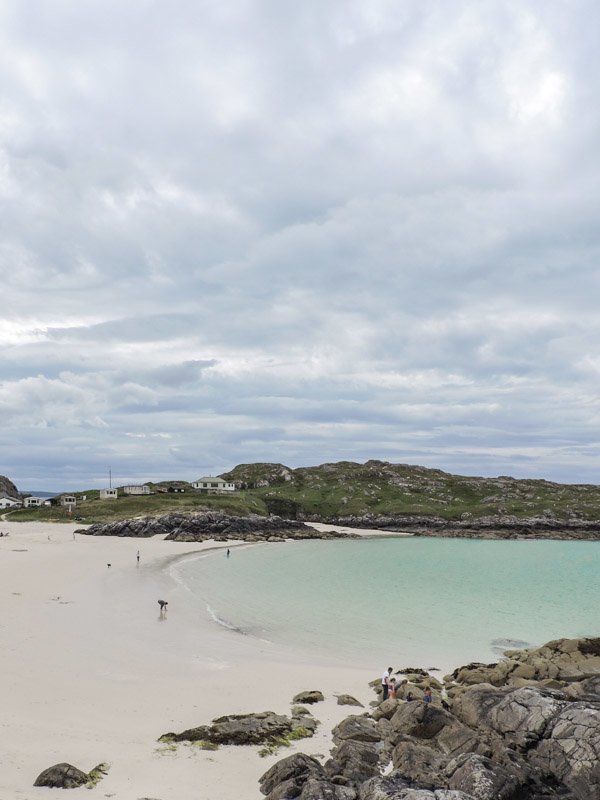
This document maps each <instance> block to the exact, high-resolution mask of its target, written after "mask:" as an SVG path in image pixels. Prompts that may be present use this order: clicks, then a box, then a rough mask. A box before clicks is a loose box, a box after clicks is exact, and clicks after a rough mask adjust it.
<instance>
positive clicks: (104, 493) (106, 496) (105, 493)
mask: <svg viewBox="0 0 600 800" xmlns="http://www.w3.org/2000/svg"><path fill="white" fill-rule="evenodd" d="M117 496H118V494H117V490H116V489H100V500H116V499H117Z"/></svg>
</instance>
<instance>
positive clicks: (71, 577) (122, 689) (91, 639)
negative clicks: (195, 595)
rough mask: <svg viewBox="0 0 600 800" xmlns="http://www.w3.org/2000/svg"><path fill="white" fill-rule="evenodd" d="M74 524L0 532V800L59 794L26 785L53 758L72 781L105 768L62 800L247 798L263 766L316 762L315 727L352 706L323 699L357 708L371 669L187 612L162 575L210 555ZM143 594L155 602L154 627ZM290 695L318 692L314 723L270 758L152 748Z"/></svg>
mask: <svg viewBox="0 0 600 800" xmlns="http://www.w3.org/2000/svg"><path fill="white" fill-rule="evenodd" d="M75 528H76V526H75V525H57V524H55V525H53V524H44V523H30V524H27V523H10V522H0V530H2V531H8V532H9V534H10V535H9V536H8V537H2V538H0V592H1V594H2V605H3V613H2V616H1V621H0V653H1V659H2V668H1V673H0V709H1V713H0V753H1V754H2V755H1V769H0V800H33V799H34V798H47V797H57V796H59V795H60V796H62V794H61V790H57V789H43V788H33V782H34V780H35V778H36V777H37V775H38V774H39V773H40V772H41V771H42V770H43V769H45V768H46V767H49V766H51V765H52V764H55V763H58V762H62V761H67V762H69V763H72V764H74V765H75V766H77V767H79V768H80V769H83V770H85V771H88V770H90V769H91V768H92V767H94V766H95V765H96V764H98V763H99V762H103V761H104V762H108V763H109V764H110V770H109V773H108V775H107V776H106V777H105V778H104V779H103V780H102V781H101V782H100V783H99V784H98V785H97V786H96V787H95V788H94V789H93V790H91V793H90V790H88V789H85V788H81V789H72V790H69V791H68V792H67V794H68V797H69V798H70V800H81V799H82V798H86V800H90V797H94V796H96V797H112V798H115V799H116V800H139V799H140V798H153V799H154V798H156V799H157V800H239V798H240V797H245V798H252V797H255V798H259V797H260V793H259V790H258V784H257V779H258V778H259V776H260V775H261V774H262V773H263V772H264V771H265V770H266V769H268V767H269V766H271V764H273V763H274V762H275V761H277V760H278V759H279V758H281V757H283V756H285V755H288V754H289V753H291V752H294V751H296V750H301V751H302V752H306V753H309V754H322V755H324V756H327V755H328V753H329V749H330V746H331V745H330V731H331V728H332V727H333V725H335V724H336V723H337V722H338V721H339V720H340V719H343V718H344V717H345V716H347V715H348V714H349V713H353V711H354V710H353V709H351V708H349V707H347V706H338V705H337V703H336V699H335V696H334V695H335V693H349V694H352V695H354V696H355V697H357V698H358V699H359V700H361V701H362V702H363V703H364V704H365V706H367V705H368V703H369V701H370V700H372V699H373V695H372V694H371V693H370V690H369V689H368V687H367V683H368V681H369V680H371V679H372V678H373V677H374V676H375V675H377V674H379V673H380V672H381V671H382V669H383V667H384V666H385V665H383V666H382V665H379V664H374V665H373V670H372V672H369V673H367V672H365V671H364V670H353V669H351V668H344V669H343V670H340V668H339V666H333V665H332V664H328V663H325V662H324V663H315V661H314V659H313V658H308V657H307V658H305V659H304V660H302V661H299V659H298V658H294V659H292V657H291V656H290V654H289V653H286V652H285V650H283V649H279V648H277V647H276V646H274V645H271V644H268V643H264V642H257V641H256V640H253V639H251V638H249V637H244V636H241V635H239V634H237V633H235V632H232V631H228V630H226V629H224V628H222V627H220V626H218V625H216V624H215V623H212V622H211V621H210V620H209V619H208V618H203V617H201V616H200V615H198V614H197V612H192V611H191V610H190V604H189V603H187V602H186V590H185V589H184V588H183V587H182V586H179V585H178V584H177V583H175V582H174V581H172V580H171V578H170V577H169V572H168V569H166V567H167V566H168V564H169V561H171V560H172V559H174V558H181V557H183V556H185V554H188V553H196V552H198V551H201V550H206V549H210V548H211V547H213V548H214V546H215V545H214V544H212V545H211V544H210V543H204V544H190V543H180V542H165V541H162V540H161V539H160V538H153V539H144V540H137V539H124V538H123V539H121V538H112V537H91V536H82V535H78V536H76V538H75V539H74V538H73V531H74V529H75ZM226 546H227V545H225V547H226ZM230 546H231V545H230ZM138 549H139V550H140V553H141V559H140V564H139V566H138V565H137V563H136V551H137V550H138ZM214 557H224V554H223V555H221V554H220V553H219V554H215V556H214ZM109 563H110V564H111V566H110V567H107V564H109ZM159 598H161V599H164V600H167V601H168V602H169V610H168V613H167V615H166V619H161V618H160V615H159V608H158V603H157V600H158V599H159ZM304 689H320V690H321V691H323V693H324V694H325V696H326V700H325V702H323V703H319V704H318V705H317V706H314V707H313V710H314V714H315V716H316V717H317V718H318V719H320V720H321V722H322V723H323V724H322V725H321V726H320V728H319V730H318V732H317V734H316V735H315V737H314V738H312V739H305V740H303V741H300V742H299V743H298V744H296V745H294V746H293V747H292V748H290V749H284V750H282V751H280V753H279V754H278V755H275V756H269V757H267V758H260V757H259V756H258V750H259V748H258V747H221V748H220V749H219V750H218V751H215V752H209V751H202V750H199V749H198V748H195V747H192V746H188V745H184V744H182V745H179V746H178V747H177V749H176V750H171V749H169V748H168V747H165V746H163V745H160V744H158V743H157V741H156V740H157V739H158V737H159V736H160V735H161V734H162V733H165V732H167V731H180V730H184V729H185V728H189V727H194V726H197V725H201V724H205V723H208V722H210V720H212V719H213V718H214V717H217V716H221V715H224V714H230V713H247V712H252V711H265V710H272V711H275V712H278V713H285V714H289V711H290V704H291V699H292V697H293V696H294V695H295V694H296V693H297V692H299V691H302V690H304ZM359 711H360V709H359Z"/></svg>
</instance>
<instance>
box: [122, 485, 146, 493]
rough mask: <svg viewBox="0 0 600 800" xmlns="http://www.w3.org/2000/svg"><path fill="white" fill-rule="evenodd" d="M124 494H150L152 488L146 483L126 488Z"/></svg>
mask: <svg viewBox="0 0 600 800" xmlns="http://www.w3.org/2000/svg"><path fill="white" fill-rule="evenodd" d="M123 493H124V494H150V487H149V486H147V485H146V484H145V483H144V484H141V485H139V486H124V487H123Z"/></svg>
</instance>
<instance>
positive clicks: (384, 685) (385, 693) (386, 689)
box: [381, 667, 393, 700]
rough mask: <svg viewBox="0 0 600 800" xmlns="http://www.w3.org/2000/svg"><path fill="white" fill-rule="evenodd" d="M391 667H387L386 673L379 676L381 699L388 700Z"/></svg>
mask: <svg viewBox="0 0 600 800" xmlns="http://www.w3.org/2000/svg"><path fill="white" fill-rule="evenodd" d="M392 670H393V667H388V668H387V671H386V672H384V673H383V675H382V676H381V686H382V689H383V699H384V700H387V699H388V694H389V691H390V675H391V674H392Z"/></svg>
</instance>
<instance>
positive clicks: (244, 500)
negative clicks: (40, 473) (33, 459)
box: [7, 490, 266, 524]
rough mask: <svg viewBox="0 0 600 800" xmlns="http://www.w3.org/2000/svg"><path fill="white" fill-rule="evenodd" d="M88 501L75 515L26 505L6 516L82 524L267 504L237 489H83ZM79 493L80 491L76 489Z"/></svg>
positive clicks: (246, 510) (255, 509)
mask: <svg viewBox="0 0 600 800" xmlns="http://www.w3.org/2000/svg"><path fill="white" fill-rule="evenodd" d="M82 494H84V495H86V498H87V499H86V500H85V502H82V503H80V502H78V503H77V506H76V507H75V508H74V509H73V515H72V517H69V514H68V511H67V509H66V508H65V507H64V506H50V507H48V506H44V507H42V508H23V509H19V510H17V511H12V512H9V516H7V519H10V520H11V521H14V522H19V521H22V522H26V521H40V522H41V521H53V522H67V521H69V520H70V519H73V520H74V519H77V520H79V521H80V522H81V523H82V524H83V523H92V522H113V521H114V520H119V519H130V518H132V517H138V516H159V515H161V514H168V513H169V512H171V511H187V512H194V511H201V510H203V509H214V510H219V509H220V510H221V511H226V512H228V513H231V514H241V515H246V514H250V513H255V514H265V513H266V506H265V505H264V503H263V502H262V500H261V499H260V497H255V496H253V495H252V494H251V493H248V492H236V494H235V495H233V496H231V497H221V496H218V495H203V494H200V493H198V492H194V493H192V492H186V493H185V494H151V495H145V496H144V495H142V496H133V497H131V496H119V497H118V499H117V500H101V499H100V493H99V492H97V491H94V490H89V491H84V492H82ZM77 495H78V496H79V493H77Z"/></svg>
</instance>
